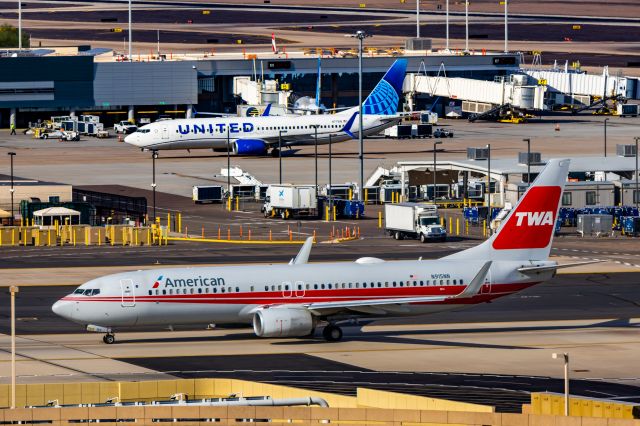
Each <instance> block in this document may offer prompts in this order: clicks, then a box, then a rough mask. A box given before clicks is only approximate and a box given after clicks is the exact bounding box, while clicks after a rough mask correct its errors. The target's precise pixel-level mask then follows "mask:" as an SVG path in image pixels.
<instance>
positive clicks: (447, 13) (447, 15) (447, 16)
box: [445, 0, 449, 51]
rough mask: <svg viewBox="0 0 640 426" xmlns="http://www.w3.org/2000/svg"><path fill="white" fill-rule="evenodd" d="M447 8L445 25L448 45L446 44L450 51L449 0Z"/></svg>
mask: <svg viewBox="0 0 640 426" xmlns="http://www.w3.org/2000/svg"><path fill="white" fill-rule="evenodd" d="M445 4H446V6H445V7H446V9H445V22H446V23H445V27H446V28H447V35H446V38H447V45H446V50H447V51H449V0H447V1H446V3H445Z"/></svg>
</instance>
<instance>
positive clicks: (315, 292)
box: [53, 260, 555, 328]
mask: <svg viewBox="0 0 640 426" xmlns="http://www.w3.org/2000/svg"><path fill="white" fill-rule="evenodd" d="M483 263H484V262H482V261H474V260H471V261H465V262H464V264H461V262H460V261H459V260H456V261H454V260H434V261H393V262H383V261H374V262H373V263H367V262H363V263H360V262H354V263H344V262H340V263H333V264H326V263H317V264H302V265H268V266H266V265H264V266H263V265H258V266H221V267H195V268H173V269H157V270H149V271H137V272H127V273H121V274H115V275H109V276H105V277H102V278H99V279H96V280H92V281H89V282H87V283H85V284H83V285H82V286H80V287H79V288H78V289H77V290H76V291H75V292H74V293H73V294H70V295H68V296H66V297H64V298H63V299H61V300H60V301H58V302H57V303H56V304H55V305H54V307H53V310H54V312H56V313H57V314H59V315H61V316H63V317H65V318H67V319H69V320H71V321H74V322H77V323H80V324H84V325H96V326H101V327H108V328H111V327H119V326H137V325H159V326H160V325H163V326H168V325H173V326H175V325H181V324H203V325H204V324H209V323H220V324H223V323H250V322H251V318H252V316H253V314H254V313H255V311H256V309H258V308H260V307H265V306H282V305H288V306H292V307H294V306H295V305H302V304H305V303H312V302H331V301H348V300H362V299H382V298H389V299H391V298H398V297H409V296H443V295H456V294H459V293H460V292H461V291H462V290H463V289H464V288H465V286H467V285H468V284H469V283H470V282H471V280H472V279H473V277H474V275H475V274H476V272H477V271H478V269H479V268H481V267H482V264H483ZM529 263H530V262H523V261H494V262H493V264H492V266H491V269H490V270H489V273H488V274H487V277H486V279H485V284H484V285H483V286H482V288H481V290H480V291H479V292H478V294H476V295H474V296H473V297H468V298H465V299H455V301H453V300H451V301H445V302H423V303H415V304H408V305H406V306H403V307H399V309H398V310H397V312H394V313H393V314H391V315H402V316H406V315H416V314H423V313H430V312H439V311H443V310H450V309H455V308H459V307H461V306H468V305H470V304H476V303H482V302H487V301H489V300H491V299H495V298H498V297H501V296H505V295H508V294H511V293H514V292H516V291H519V290H522V289H524V288H527V287H529V286H531V285H534V284H537V283H538V282H541V281H544V280H546V279H549V278H550V277H551V276H552V275H553V272H548V273H543V274H540V275H538V276H536V278H535V279H532V278H531V277H529V276H526V275H523V274H521V273H519V272H518V271H517V268H519V267H522V266H523V265H526V264H529ZM535 263H536V264H537V265H541V264H549V265H551V264H555V263H554V262H549V261H544V262H535ZM89 290H90V291H89ZM87 291H89V292H88V294H85V293H87ZM335 314H336V315H337V316H340V317H355V316H367V315H373V316H375V310H374V311H370V312H368V313H367V311H366V310H365V311H363V312H360V313H358V312H354V313H353V315H345V314H344V312H342V313H339V311H336V312H335ZM331 316H332V313H328V314H326V315H324V317H325V318H330V317H331ZM383 316H389V314H388V313H387V314H386V315H383Z"/></svg>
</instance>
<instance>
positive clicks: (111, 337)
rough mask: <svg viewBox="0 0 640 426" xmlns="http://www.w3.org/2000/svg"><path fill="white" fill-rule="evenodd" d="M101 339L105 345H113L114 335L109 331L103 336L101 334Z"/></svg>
mask: <svg viewBox="0 0 640 426" xmlns="http://www.w3.org/2000/svg"><path fill="white" fill-rule="evenodd" d="M102 341H103V342H105V343H106V344H107V345H113V344H114V343H115V342H116V336H114V335H113V334H111V333H107V334H105V335H104V336H102Z"/></svg>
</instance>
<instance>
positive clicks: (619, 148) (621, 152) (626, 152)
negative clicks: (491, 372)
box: [616, 144, 636, 157]
mask: <svg viewBox="0 0 640 426" xmlns="http://www.w3.org/2000/svg"><path fill="white" fill-rule="evenodd" d="M616 154H617V155H618V156H619V157H635V156H636V146H635V145H620V144H618V145H616Z"/></svg>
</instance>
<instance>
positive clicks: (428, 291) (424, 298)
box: [53, 160, 574, 343]
mask: <svg viewBox="0 0 640 426" xmlns="http://www.w3.org/2000/svg"><path fill="white" fill-rule="evenodd" d="M568 168H569V160H549V162H548V163H547V165H546V167H545V168H544V170H543V171H542V172H541V173H540V174H539V175H538V178H537V179H536V180H535V182H534V183H533V184H532V186H531V187H530V188H529V189H528V190H527V192H526V193H525V194H524V195H523V197H522V198H521V199H520V201H519V202H518V203H517V205H516V207H515V208H514V209H513V210H512V211H511V213H510V214H509V215H508V216H507V218H506V219H505V221H504V222H503V225H502V226H501V227H500V228H499V229H498V231H497V232H496V233H495V234H494V235H492V236H491V237H490V238H489V239H488V240H486V241H484V242H483V243H481V244H480V245H478V246H475V247H472V248H470V249H467V250H464V251H460V252H458V253H455V254H453V255H450V256H446V257H443V258H441V259H438V260H412V261H389V262H386V261H384V260H382V259H377V258H371V257H364V258H361V259H358V260H356V261H355V262H352V263H345V262H336V263H329V264H327V263H316V264H314V263H308V259H309V254H310V251H311V247H312V240H311V239H308V240H307V241H306V242H305V244H304V245H303V246H302V248H301V250H300V252H299V253H298V255H297V256H296V258H295V259H292V260H291V262H289V263H288V264H281V265H244V266H220V267H193V268H167V269H155V270H147V271H137V272H125V273H120V274H115V275H107V276H104V277H101V278H97V279H95V280H91V281H89V282H87V283H85V284H83V285H81V286H80V287H78V289H76V290H75V291H74V292H73V293H72V294H70V295H68V296H66V297H64V298H62V299H61V300H59V301H58V302H56V303H55V304H54V305H53V311H54V312H55V313H56V314H58V315H60V316H62V317H64V318H67V319H69V320H71V321H74V322H77V323H79V324H82V325H84V326H86V327H87V330H89V331H96V332H101V333H105V335H104V339H103V340H104V342H105V343H113V342H114V341H115V337H114V334H113V333H114V330H115V329H117V328H118V327H136V326H143V325H144V326H148V325H157V326H165V327H166V326H176V325H185V324H194V325H195V324H202V325H203V326H205V325H207V324H210V323H218V324H224V323H234V324H238V323H247V324H253V329H254V331H255V334H256V335H257V336H260V337H303V336H309V335H312V334H313V333H314V331H315V328H316V326H318V325H320V324H325V326H324V329H323V336H324V338H325V339H326V340H329V341H336V340H340V339H341V337H342V330H341V329H340V327H339V325H338V324H339V323H340V321H343V320H350V319H354V318H362V317H365V318H379V317H391V316H407V315H419V314H425V313H432V312H440V311H446V310H451V309H456V308H460V307H464V306H470V305H473V304H477V303H483V302H488V301H491V300H493V299H496V298H499V297H503V296H506V295H509V294H512V293H515V292H517V291H520V290H523V289H526V288H528V287H531V286H533V285H535V284H538V283H540V282H542V281H545V280H548V279H550V278H551V277H553V275H554V274H555V272H556V270H557V269H558V268H559V267H566V266H573V265H574V264H571V265H558V264H557V263H556V262H553V261H550V260H549V252H550V249H551V242H552V238H553V233H554V228H555V226H554V225H555V223H556V218H557V214H558V208H559V203H560V200H561V197H562V191H563V187H564V182H565V181H566V178H567V173H568Z"/></svg>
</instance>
